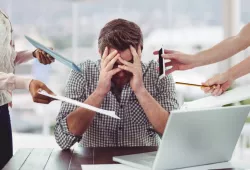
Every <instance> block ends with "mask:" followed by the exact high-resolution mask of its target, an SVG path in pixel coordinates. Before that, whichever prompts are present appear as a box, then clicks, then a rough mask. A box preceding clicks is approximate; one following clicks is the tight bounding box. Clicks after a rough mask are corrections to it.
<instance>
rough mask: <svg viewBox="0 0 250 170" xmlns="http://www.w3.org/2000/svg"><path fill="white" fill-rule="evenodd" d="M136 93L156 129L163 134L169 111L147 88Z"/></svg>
mask: <svg viewBox="0 0 250 170" xmlns="http://www.w3.org/2000/svg"><path fill="white" fill-rule="evenodd" d="M135 94H136V97H137V99H138V101H139V103H140V105H141V106H142V108H143V110H144V112H145V113H146V115H147V117H148V119H149V121H150V123H151V124H152V125H153V127H154V129H155V130H156V131H157V132H158V133H160V134H163V132H164V129H165V126H166V123H167V120H168V116H169V112H167V111H166V110H165V109H164V108H163V107H161V105H160V104H159V103H158V102H157V101H156V100H155V99H154V98H153V97H152V96H151V95H150V94H149V92H148V91H147V90H146V89H145V88H143V89H142V90H140V92H138V93H135Z"/></svg>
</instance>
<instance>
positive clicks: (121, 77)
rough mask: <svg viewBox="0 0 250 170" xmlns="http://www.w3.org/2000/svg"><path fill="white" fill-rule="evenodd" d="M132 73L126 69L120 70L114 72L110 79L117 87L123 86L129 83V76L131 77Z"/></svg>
mask: <svg viewBox="0 0 250 170" xmlns="http://www.w3.org/2000/svg"><path fill="white" fill-rule="evenodd" d="M132 76H133V74H132V73H130V72H128V71H124V70H122V71H120V72H118V73H116V74H115V75H114V76H113V77H112V79H111V81H112V82H113V83H114V84H115V85H116V86H119V87H123V86H124V85H125V84H127V83H129V82H130V80H131V78H132Z"/></svg>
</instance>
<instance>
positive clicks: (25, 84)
mask: <svg viewBox="0 0 250 170" xmlns="http://www.w3.org/2000/svg"><path fill="white" fill-rule="evenodd" d="M31 81H32V79H30V78H25V77H21V76H15V85H16V89H27V90H29V86H30V82H31Z"/></svg>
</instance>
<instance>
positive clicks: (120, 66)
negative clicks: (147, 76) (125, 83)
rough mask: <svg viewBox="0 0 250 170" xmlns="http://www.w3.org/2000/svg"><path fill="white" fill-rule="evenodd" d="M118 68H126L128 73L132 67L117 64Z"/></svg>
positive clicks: (131, 71) (131, 70)
mask: <svg viewBox="0 0 250 170" xmlns="http://www.w3.org/2000/svg"><path fill="white" fill-rule="evenodd" d="M118 68H120V69H123V70H126V71H128V72H130V73H133V69H132V68H131V67H128V66H125V65H118Z"/></svg>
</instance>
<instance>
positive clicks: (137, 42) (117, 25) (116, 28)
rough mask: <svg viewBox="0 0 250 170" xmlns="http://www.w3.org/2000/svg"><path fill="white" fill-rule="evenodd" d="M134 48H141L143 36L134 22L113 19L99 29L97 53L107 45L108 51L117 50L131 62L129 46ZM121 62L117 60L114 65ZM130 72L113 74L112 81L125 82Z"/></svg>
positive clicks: (129, 76)
mask: <svg viewBox="0 0 250 170" xmlns="http://www.w3.org/2000/svg"><path fill="white" fill-rule="evenodd" d="M130 45H132V46H133V47H134V48H136V49H138V47H140V48H141V49H142V48H143V37H142V32H141V29H140V27H139V26H138V25H137V24H135V23H134V22H131V21H128V20H124V19H114V20H112V21H110V22H108V23H107V24H106V25H105V26H104V27H103V28H102V29H101V31H100V34H99V38H98V48H99V53H100V54H101V55H102V54H103V52H104V49H105V47H108V49H109V53H110V52H112V51H114V50H117V51H118V52H119V53H120V56H121V58H122V59H124V60H126V61H129V62H131V63H133V56H132V54H131V52H130V49H129V46H130ZM118 64H121V63H120V62H119V61H117V62H116V63H115V65H114V67H117V65H118ZM131 76H132V75H131V73H129V72H126V71H120V72H119V73H117V74H116V75H114V76H113V78H112V81H113V82H114V83H116V84H121V85H122V84H125V83H127V82H128V81H129V80H130V78H131Z"/></svg>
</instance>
